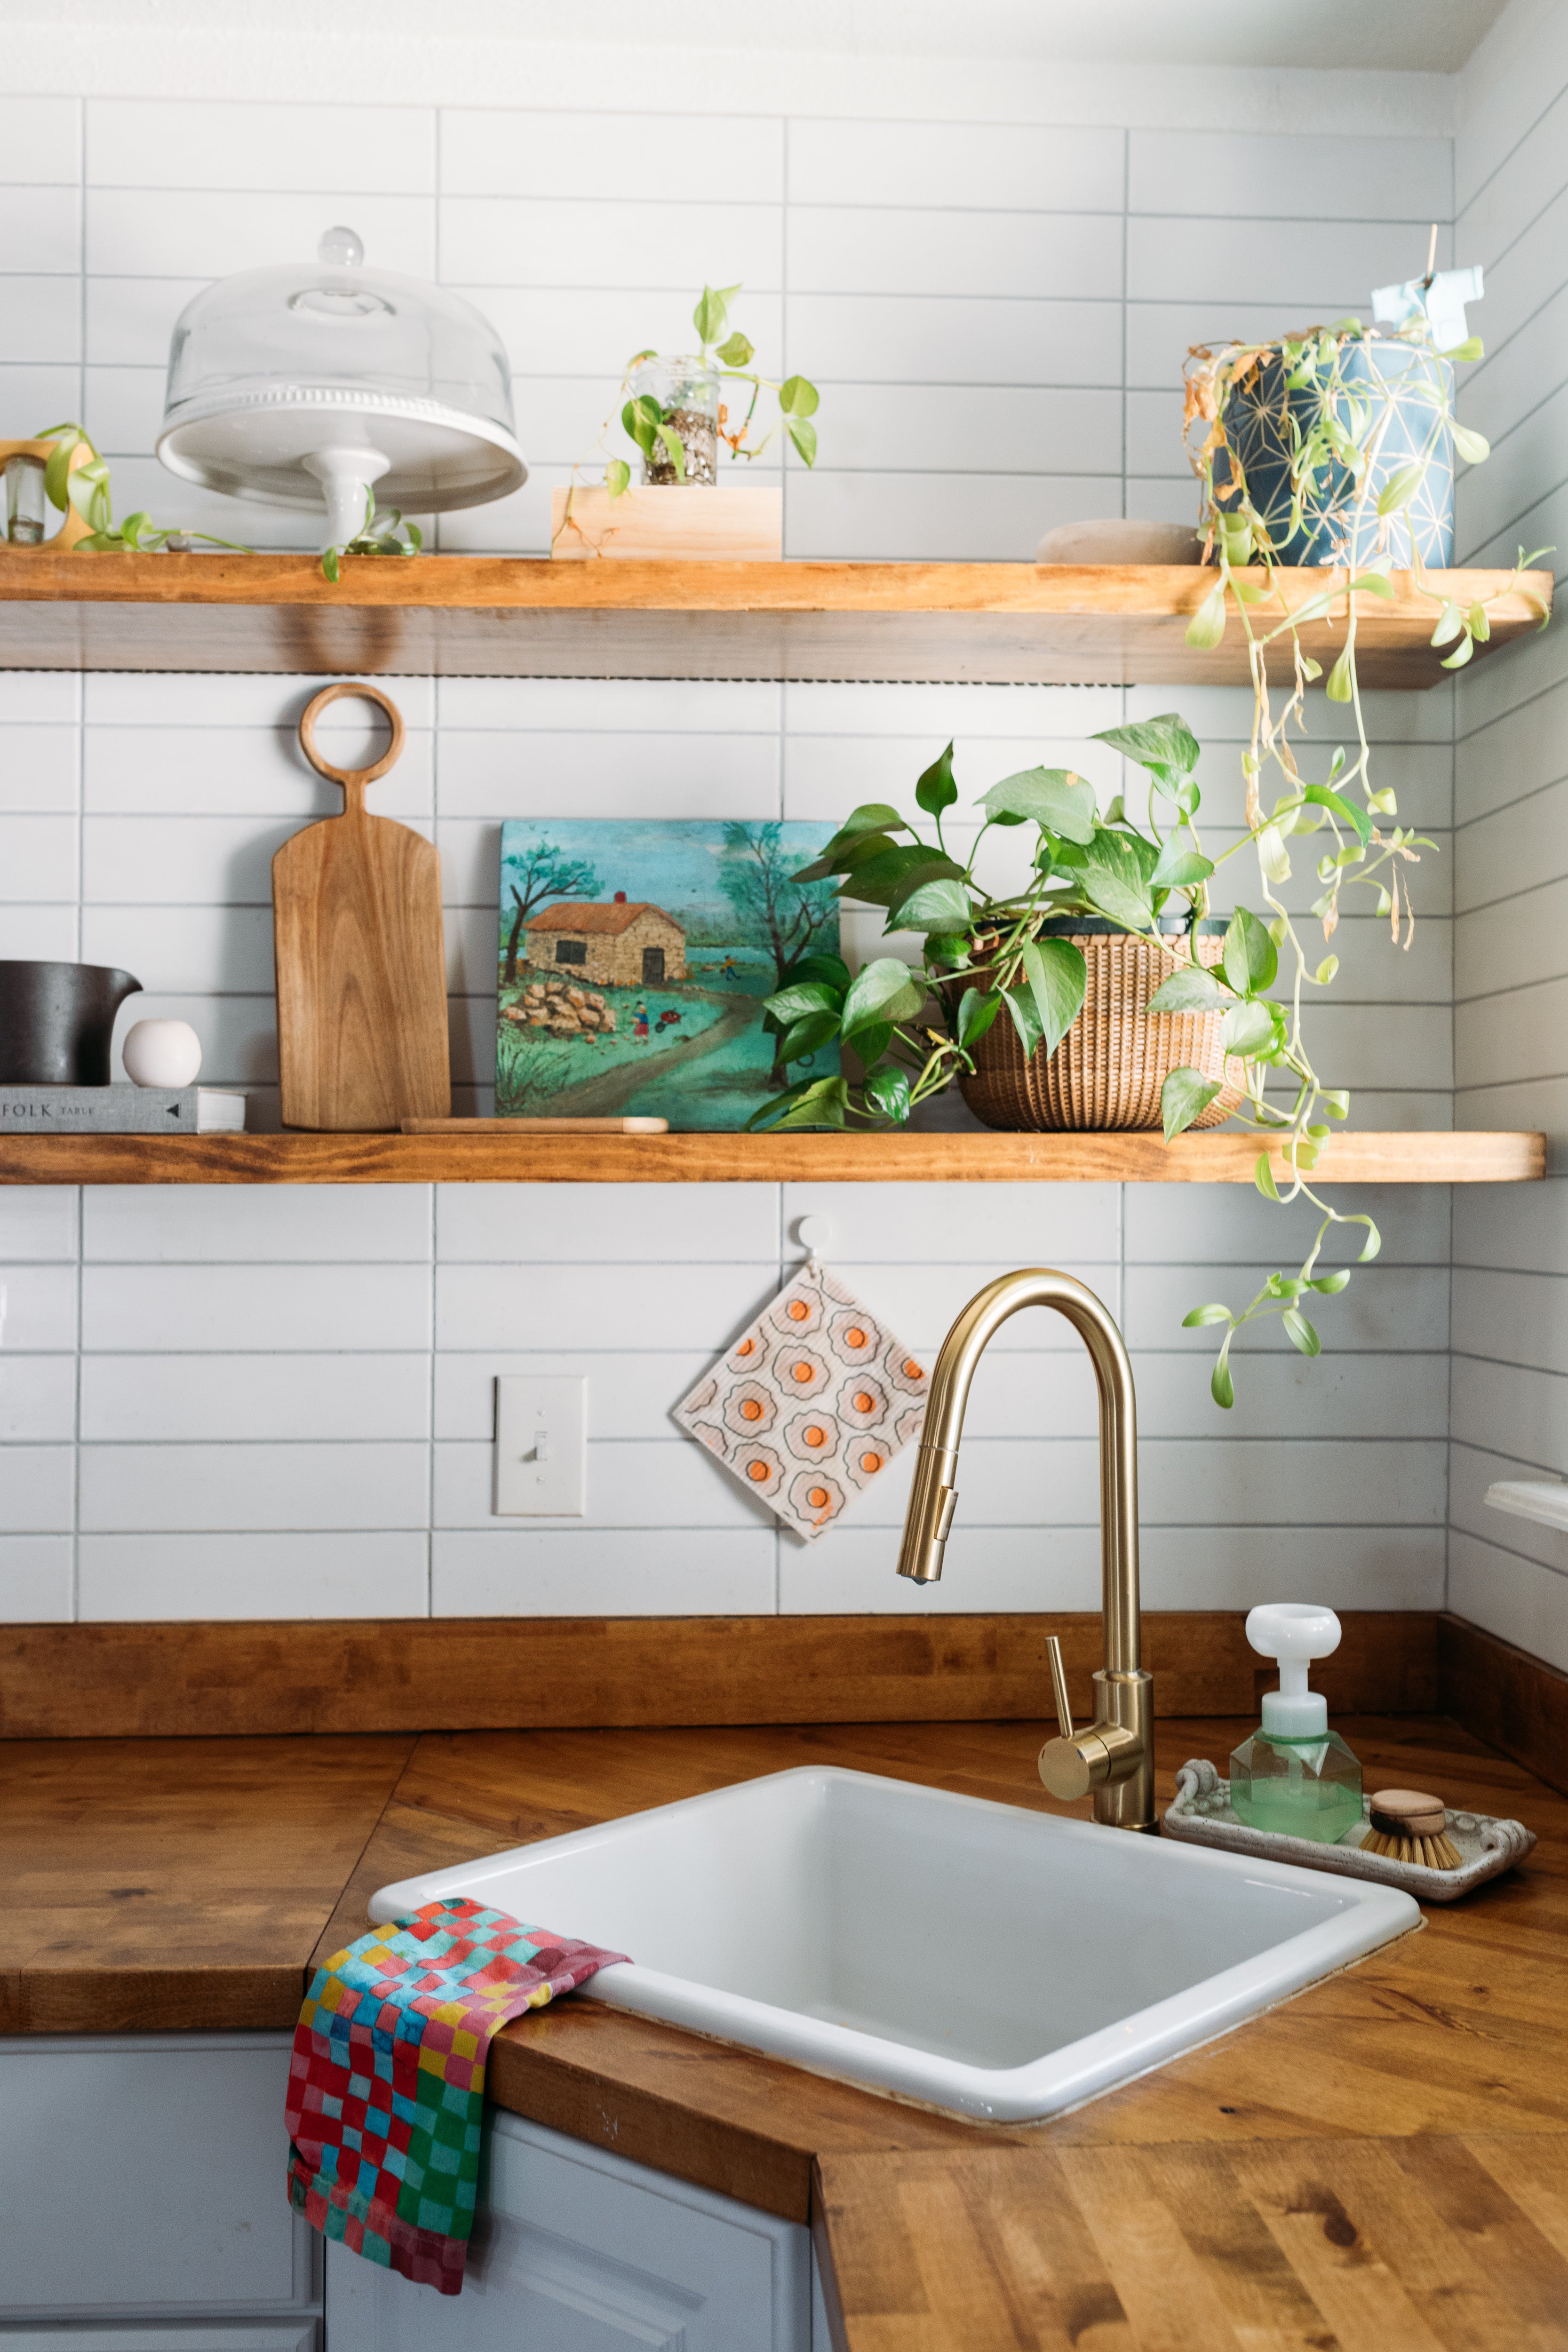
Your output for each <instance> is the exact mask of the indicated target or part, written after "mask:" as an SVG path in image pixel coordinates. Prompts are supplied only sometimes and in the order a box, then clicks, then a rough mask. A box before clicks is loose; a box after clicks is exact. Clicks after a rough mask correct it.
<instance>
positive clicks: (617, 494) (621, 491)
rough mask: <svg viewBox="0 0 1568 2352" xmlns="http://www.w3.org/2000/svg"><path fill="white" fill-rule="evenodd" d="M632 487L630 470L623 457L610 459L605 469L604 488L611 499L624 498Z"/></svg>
mask: <svg viewBox="0 0 1568 2352" xmlns="http://www.w3.org/2000/svg"><path fill="white" fill-rule="evenodd" d="M631 486H632V469H631V467H629V466H628V465H627V463H626V459H625V458H624V457H612V458H611V460H610V462H609V464H608V465H607V466H606V467H605V488H606V489H607V490H608V492H609V494H610V496H611V497H612V498H613V499H619V498H624V497H625V495H626V491H627V490H629V489H630V488H631Z"/></svg>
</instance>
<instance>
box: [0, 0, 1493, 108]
mask: <svg viewBox="0 0 1568 2352" xmlns="http://www.w3.org/2000/svg"><path fill="white" fill-rule="evenodd" d="M1504 5H1505V0H1231V5H1228V6H1225V7H1216V6H1214V5H1205V0H1196V5H1192V0H963V5H962V6H959V5H954V0H790V5H788V6H787V7H786V6H766V5H755V0H753V5H750V6H748V5H745V0H665V5H663V6H660V7H655V8H650V7H649V5H647V0H576V5H574V6H573V5H567V6H564V7H563V5H561V0H462V5H461V7H460V8H459V9H458V11H457V12H455V13H454V14H453V15H452V16H447V17H446V18H445V20H444V21H443V18H442V17H441V16H440V15H439V14H438V13H437V12H436V11H434V10H432V8H431V6H430V0H266V5H265V6H264V7H261V6H258V0H0V26H43V25H45V24H47V25H48V26H50V27H51V28H52V29H53V31H54V33H55V35H56V37H60V36H62V35H63V36H72V35H74V36H76V37H77V38H78V39H80V37H82V36H86V37H88V38H89V40H90V37H91V34H92V32H93V30H94V28H100V29H101V30H102V31H103V32H105V33H109V34H113V35H118V36H120V37H125V36H127V35H130V36H132V37H135V36H137V35H140V36H142V37H153V39H157V38H159V37H164V38H166V37H169V36H171V35H177V34H178V33H180V32H181V31H182V30H189V31H190V32H192V33H197V34H199V35H201V36H204V37H207V38H209V39H210V38H211V37H213V36H215V35H217V34H220V33H223V32H229V33H232V34H239V35H246V36H249V37H255V36H257V35H258V34H259V33H265V34H266V35H267V36H268V37H269V38H270V39H271V40H273V41H276V42H279V43H287V41H288V40H289V37H290V35H294V36H297V37H298V36H303V37H305V38H306V39H308V40H310V39H315V40H320V39H321V38H322V37H328V38H332V39H342V38H344V37H349V38H353V37H355V36H359V37H363V39H364V40H365V41H366V43H367V44H369V45H370V46H371V48H372V50H373V51H374V44H375V43H376V41H377V40H378V38H379V39H383V40H384V39H387V38H391V39H394V40H396V39H400V38H408V37H423V38H425V39H426V40H428V39H431V38H436V39H437V40H438V39H440V38H442V37H443V36H446V37H453V36H455V37H459V38H461V39H463V40H465V41H474V40H479V41H486V40H488V41H491V42H499V41H509V42H510V41H515V42H540V41H543V42H560V41H563V40H564V41H569V42H571V43H572V44H574V45H584V44H595V45H596V44H599V43H605V44H614V45H622V44H625V45H627V46H631V47H637V48H641V49H645V50H646V49H650V48H656V47H657V48H664V49H669V48H700V49H704V50H708V51H710V52H712V51H724V50H732V51H733V50H739V51H757V50H764V51H773V52H779V51H784V52H786V53H791V54H802V53H805V54H812V53H815V54H816V55H821V56H828V57H831V56H845V57H854V58H866V59H870V58H973V59H991V60H1006V59H1016V60H1019V61H1021V62H1027V63H1028V64H1031V65H1037V66H1038V65H1048V64H1050V63H1053V62H1056V61H1059V62H1061V63H1064V64H1068V63H1094V62H1115V63H1122V64H1126V63H1132V62H1136V63H1139V64H1143V65H1149V64H1160V63H1172V64H1183V65H1189V66H1192V65H1197V66H1203V65H1212V66H1216V67H1237V66H1244V67H1245V66H1250V67H1276V68H1278V67H1304V68H1318V69H1320V70H1329V71H1333V70H1336V69H1338V70H1343V69H1345V68H1352V69H1362V70H1365V69H1368V68H1378V69H1382V70H1384V71H1390V70H1392V71H1398V72H1426V73H1455V72H1457V71H1458V68H1460V67H1461V66H1462V65H1463V64H1464V63H1465V61H1466V60H1467V58H1468V57H1469V56H1470V53H1471V52H1472V50H1473V49H1474V48H1475V47H1476V46H1477V44H1478V42H1479V40H1480V38H1481V37H1482V35H1483V34H1484V33H1485V32H1486V31H1487V30H1488V28H1489V26H1491V25H1492V24H1493V23H1494V22H1495V21H1496V19H1497V18H1498V16H1500V14H1501V13H1502V9H1503V6H1504ZM369 62H370V59H369V58H368V57H367V64H368V63H369ZM305 94H307V93H305V92H303V91H301V93H300V95H305Z"/></svg>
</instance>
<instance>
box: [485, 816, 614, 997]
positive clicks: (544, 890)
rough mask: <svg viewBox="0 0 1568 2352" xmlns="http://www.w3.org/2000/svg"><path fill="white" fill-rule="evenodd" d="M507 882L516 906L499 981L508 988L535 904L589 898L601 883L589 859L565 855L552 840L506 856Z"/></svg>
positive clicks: (599, 887) (602, 885)
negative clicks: (555, 900)
mask: <svg viewBox="0 0 1568 2352" xmlns="http://www.w3.org/2000/svg"><path fill="white" fill-rule="evenodd" d="M507 881H508V884H509V886H510V890H511V895H512V900H513V903H514V906H515V908H516V912H515V913H514V915H513V916H512V921H511V933H510V938H509V939H508V940H507V943H506V965H505V969H504V971H503V973H502V980H503V982H504V983H505V985H506V986H507V987H509V988H510V987H511V986H512V985H513V984H514V982H516V979H517V950H518V947H519V944H520V942H521V939H522V927H523V925H524V924H525V923H526V922H527V920H528V919H529V917H530V915H531V914H532V912H533V910H534V908H535V907H542V906H543V905H544V903H545V901H546V900H547V899H551V898H593V896H594V894H595V891H596V890H602V889H603V887H604V884H603V883H602V882H601V881H600V879H599V874H598V868H597V867H596V866H595V865H594V864H593V862H592V860H591V859H589V858H586V857H568V856H566V854H565V852H564V851H563V850H562V849H558V848H557V847H556V845H555V844H554V842H552V841H537V842H534V843H533V844H532V845H531V847H530V848H528V849H526V850H524V852H523V854H522V856H521V857H512V858H510V859H509V860H508V863H507Z"/></svg>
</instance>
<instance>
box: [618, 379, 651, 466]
mask: <svg viewBox="0 0 1568 2352" xmlns="http://www.w3.org/2000/svg"><path fill="white" fill-rule="evenodd" d="M621 426H622V430H623V431H624V432H625V433H626V436H627V438H628V439H629V440H632V441H635V442H636V443H637V447H638V448H639V449H640V450H641V451H642V453H643V456H644V457H652V456H653V450H654V444H655V442H656V441H657V440H658V427H659V411H658V401H657V400H655V398H654V396H653V394H651V393H650V392H643V393H639V394H637V398H636V399H635V400H628V401H627V403H626V406H625V407H624V408H623V409H622V411H621Z"/></svg>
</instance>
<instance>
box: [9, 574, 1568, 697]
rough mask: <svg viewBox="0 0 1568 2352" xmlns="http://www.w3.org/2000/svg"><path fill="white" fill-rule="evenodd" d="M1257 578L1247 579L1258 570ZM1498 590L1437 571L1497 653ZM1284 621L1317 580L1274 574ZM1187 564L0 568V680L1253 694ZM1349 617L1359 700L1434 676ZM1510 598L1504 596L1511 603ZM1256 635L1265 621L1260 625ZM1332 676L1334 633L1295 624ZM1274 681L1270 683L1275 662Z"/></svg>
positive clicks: (1204, 587)
mask: <svg viewBox="0 0 1568 2352" xmlns="http://www.w3.org/2000/svg"><path fill="white" fill-rule="evenodd" d="M1252 576H1253V577H1254V578H1255V579H1259V580H1260V579H1261V575H1259V574H1257V573H1254V574H1253V575H1252ZM1509 578H1510V575H1509V574H1508V573H1506V572H1428V573H1427V575H1426V584H1427V587H1428V589H1429V590H1430V591H1431V592H1432V593H1434V594H1436V595H1440V596H1443V597H1446V598H1447V599H1449V600H1450V601H1451V602H1453V603H1455V604H1461V605H1467V606H1468V605H1469V604H1473V603H1475V602H1476V601H1477V600H1478V599H1482V600H1484V599H1486V598H1489V597H1493V596H1497V597H1500V599H1501V601H1500V603H1498V604H1495V605H1493V607H1492V611H1491V640H1490V645H1489V646H1478V648H1477V653H1478V656H1482V655H1485V654H1487V653H1489V652H1490V651H1493V650H1495V649H1496V647H1497V646H1500V645H1504V644H1506V643H1507V642H1508V640H1509V639H1510V637H1516V636H1519V635H1521V634H1523V633H1524V632H1526V631H1528V630H1530V629H1531V628H1533V627H1535V626H1536V625H1537V624H1538V622H1539V619H1540V610H1539V607H1538V606H1536V605H1532V604H1531V596H1532V595H1533V596H1534V597H1536V598H1539V599H1540V600H1541V603H1542V604H1548V605H1549V604H1550V603H1551V598H1552V575H1551V573H1550V572H1528V573H1526V574H1525V575H1524V580H1523V582H1522V583H1521V584H1520V585H1519V586H1516V587H1514V588H1512V589H1509V587H1508V582H1509ZM1279 579H1280V593H1281V594H1282V595H1283V597H1284V598H1285V600H1286V602H1287V603H1288V604H1289V606H1290V608H1291V609H1292V610H1295V609H1299V608H1300V605H1301V604H1304V603H1306V602H1307V601H1308V600H1309V599H1310V598H1311V597H1313V596H1315V595H1317V594H1319V593H1321V589H1322V586H1323V581H1324V575H1323V574H1322V573H1321V572H1282V573H1281V574H1280V575H1279ZM1213 582H1214V574H1213V572H1205V571H1203V570H1201V569H1200V568H1198V567H1196V566H1194V565H1190V564H1187V565H1184V564H1176V565H1154V564H1150V565H1109V564H1107V565H1094V566H1088V565H1067V564H1033V563H709V562H701V563H699V562H662V563H632V562H598V563H590V562H572V563H556V562H550V561H549V560H548V559H547V558H542V559H533V558H514V557H510V556H472V555H437V556H421V557H418V558H417V559H416V560H415V561H413V562H407V561H398V560H396V559H395V558H392V557H376V556H369V557H359V558H354V557H349V558H347V559H345V561H344V562H343V566H342V582H341V583H340V584H339V585H338V586H336V587H334V586H333V585H332V584H331V583H330V582H328V581H326V580H324V579H323V578H322V577H321V567H320V565H319V564H318V563H317V562H316V561H315V560H314V558H313V557H311V556H308V555H154V556H141V555H80V554H69V555H55V554H52V553H50V552H48V551H47V550H46V551H42V552H39V553H37V554H21V553H7V554H0V668H5V669H72V670H99V669H106V670H116V669H118V670H235V671H242V670H250V671H271V672H289V673H306V674H309V675H310V676H321V675H322V674H324V673H327V672H336V673H359V674H362V675H367V676H380V677H429V676H435V677H769V678H821V679H841V678H842V679H867V680H874V679H884V678H885V679H894V680H917V681H918V680H921V679H931V680H952V681H954V682H963V683H984V682H992V683H996V684H1012V685H1044V686H1064V685H1067V686H1085V685H1088V686H1094V685H1109V686H1131V685H1138V684H1141V683H1148V684H1158V683H1165V682H1169V683H1171V684H1173V685H1174V684H1185V683H1188V682H1194V683H1199V684H1207V685H1245V684H1246V682H1247V648H1246V639H1245V636H1244V635H1243V632H1242V629H1241V626H1240V625H1239V623H1238V622H1237V620H1236V618H1235V617H1234V615H1233V617H1232V619H1231V621H1230V625H1229V626H1228V627H1227V628H1226V634H1225V637H1224V640H1223V641H1222V643H1221V644H1220V645H1219V646H1215V648H1214V650H1213V651H1212V652H1209V653H1194V652H1193V651H1191V650H1190V649H1189V647H1188V646H1187V645H1186V643H1185V642H1184V639H1185V631H1186V626H1187V623H1188V621H1189V620H1190V618H1191V617H1192V614H1193V613H1194V611H1195V609H1196V607H1197V605H1198V604H1200V602H1201V601H1202V599H1203V597H1204V596H1205V594H1206V593H1207V592H1208V590H1209V588H1210V587H1211V586H1212V585H1213ZM1393 585H1394V596H1393V598H1392V600H1388V599H1384V598H1382V597H1378V596H1372V595H1367V594H1364V593H1363V595H1362V596H1361V597H1360V598H1359V599H1358V606H1359V620H1358V641H1359V645H1360V670H1361V677H1362V680H1363V684H1364V685H1366V686H1369V687H1405V688H1421V687H1428V686H1433V685H1436V682H1437V680H1438V679H1439V678H1440V677H1442V676H1443V670H1442V667H1441V658H1442V656H1441V654H1440V653H1438V652H1436V651H1435V650H1434V649H1433V647H1432V646H1431V644H1430V643H1429V640H1430V637H1431V635H1432V630H1433V627H1434V626H1435V625H1436V615H1437V607H1436V605H1435V604H1433V603H1432V602H1431V601H1430V599H1429V597H1424V596H1421V595H1419V594H1417V593H1415V590H1414V588H1413V586H1412V584H1411V577H1410V574H1409V573H1407V572H1396V573H1394V581H1393ZM1505 591H1507V593H1504V592H1505ZM1253 610H1254V614H1255V616H1256V620H1255V625H1258V623H1261V622H1264V621H1266V620H1267V619H1268V615H1269V614H1271V613H1272V614H1275V615H1277V616H1279V605H1278V604H1268V605H1260V606H1255V607H1254V608H1253ZM1301 635H1302V643H1303V644H1304V645H1305V646H1306V647H1307V650H1308V651H1309V652H1310V654H1311V655H1312V656H1314V657H1315V658H1316V659H1317V660H1318V661H1320V662H1321V664H1322V666H1323V667H1324V669H1325V670H1326V669H1327V668H1328V667H1330V665H1331V663H1332V661H1333V659H1334V657H1335V656H1336V655H1337V653H1338V652H1339V650H1340V647H1341V646H1342V643H1343V623H1342V621H1338V622H1336V623H1335V624H1334V625H1332V626H1331V627H1330V626H1327V625H1324V624H1323V623H1322V622H1316V623H1311V624H1308V625H1305V626H1304V627H1303V629H1302V633H1301ZM1279 667H1280V671H1281V675H1282V676H1283V675H1284V674H1285V665H1284V663H1283V662H1281V664H1280V666H1279Z"/></svg>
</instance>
